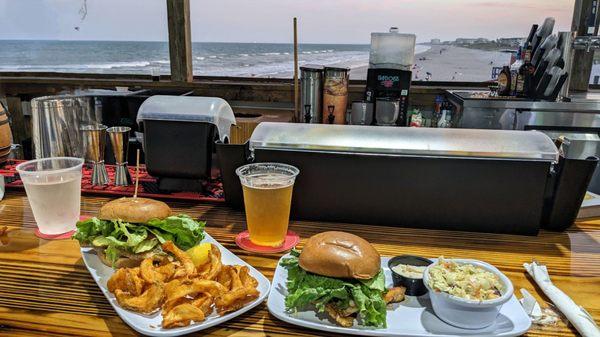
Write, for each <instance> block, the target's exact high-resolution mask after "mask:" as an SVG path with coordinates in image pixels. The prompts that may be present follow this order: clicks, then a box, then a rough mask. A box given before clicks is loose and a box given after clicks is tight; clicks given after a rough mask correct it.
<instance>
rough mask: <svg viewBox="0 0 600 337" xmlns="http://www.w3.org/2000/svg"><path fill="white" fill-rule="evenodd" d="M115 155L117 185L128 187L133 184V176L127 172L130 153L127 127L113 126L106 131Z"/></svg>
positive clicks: (129, 129)
mask: <svg viewBox="0 0 600 337" xmlns="http://www.w3.org/2000/svg"><path fill="white" fill-rule="evenodd" d="M106 131H107V132H108V137H109V138H110V143H111V145H112V148H113V153H114V154H115V163H116V164H117V165H116V166H115V185H116V186H127V185H129V184H130V183H131V176H130V175H129V170H127V155H128V151H129V131H131V128H129V127H126V126H113V127H111V128H108V129H107V130H106Z"/></svg>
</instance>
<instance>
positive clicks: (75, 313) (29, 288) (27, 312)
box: [0, 191, 600, 336]
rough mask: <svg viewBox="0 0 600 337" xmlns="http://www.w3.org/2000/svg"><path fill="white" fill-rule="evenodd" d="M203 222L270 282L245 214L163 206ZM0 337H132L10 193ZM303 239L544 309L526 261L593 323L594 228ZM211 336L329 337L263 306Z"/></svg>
mask: <svg viewBox="0 0 600 337" xmlns="http://www.w3.org/2000/svg"><path fill="white" fill-rule="evenodd" d="M107 200H109V199H108V198H105V197H95V196H94V197H92V196H84V197H82V214H84V215H94V214H95V212H96V211H97V210H98V208H99V207H100V206H101V205H102V204H103V203H105V202H106V201H107ZM169 203H170V205H171V207H172V208H173V209H174V210H175V211H176V212H184V213H187V214H190V215H191V216H194V217H199V218H201V219H202V220H206V221H207V222H208V226H207V228H206V231H207V232H208V233H209V234H210V235H212V236H213V237H214V238H215V239H217V240H218V241H219V242H221V243H222V244H223V245H224V246H225V247H226V248H227V249H230V250H231V251H233V252H234V253H235V254H237V255H238V256H240V258H242V259H243V260H245V261H246V262H248V263H250V264H252V265H253V266H255V267H256V268H257V269H259V270H260V271H261V272H262V273H264V274H265V275H266V276H267V277H269V278H272V276H273V272H274V270H275V267H276V263H277V260H278V259H279V257H280V254H269V255H254V254H251V253H248V252H245V251H243V250H241V249H239V248H238V247H237V246H236V245H235V242H234V237H235V234H236V233H238V232H239V231H241V230H243V229H244V228H245V219H244V216H243V213H241V212H239V211H236V210H232V209H230V208H228V207H227V206H224V205H215V204H193V203H187V202H180V201H178V202H169ZM0 226H8V228H9V231H8V233H7V234H6V235H4V236H2V237H0V335H4V334H6V335H9V336H53V335H70V336H110V335H113V336H135V335H136V333H135V331H133V330H132V329H131V328H129V327H128V326H127V325H126V324H125V323H123V321H121V319H120V318H119V317H118V316H117V315H116V313H115V312H114V310H112V308H111V306H110V304H109V303H108V301H106V299H105V298H104V296H103V295H102V293H101V292H100V290H99V289H98V287H97V286H96V284H95V283H94V281H93V279H92V278H91V276H90V275H89V273H88V271H87V269H86V268H85V266H84V265H83V261H82V260H81V256H80V253H79V245H78V243H77V242H76V241H73V240H59V241H48V240H43V239H38V238H37V237H35V236H34V234H33V230H34V228H35V222H34V219H33V214H32V213H31V209H30V208H29V205H28V204H27V199H26V197H25V195H24V193H23V192H17V191H8V192H7V195H6V196H5V199H4V200H3V201H0ZM290 226H291V229H292V230H294V231H296V232H297V233H299V234H300V235H301V237H302V238H303V240H302V242H301V245H302V243H304V241H305V239H306V238H308V237H309V236H311V235H313V234H316V233H318V232H321V231H325V230H344V231H348V232H351V233H354V234H358V235H360V236H362V237H364V238H365V239H367V240H369V241H370V242H371V243H373V245H374V246H375V247H376V248H377V250H378V251H379V252H380V253H381V254H382V255H384V256H392V255H398V254H416V255H422V256H429V257H436V256H440V255H444V256H446V257H461V258H475V259H480V260H484V261H487V262H489V263H492V264H494V265H496V266H497V267H498V268H499V269H500V270H502V271H503V272H504V273H506V275H507V276H508V277H509V278H510V279H511V280H512V282H513V283H514V285H515V289H520V288H525V289H527V290H529V291H530V292H531V293H532V294H534V295H535V296H536V297H537V298H538V299H540V300H542V301H547V299H546V298H545V297H544V296H543V295H542V294H541V292H540V290H539V289H538V288H537V287H536V286H534V284H533V283H532V281H531V279H530V278H529V277H528V276H527V275H526V273H525V272H524V270H523V267H522V264H523V263H524V262H530V261H531V260H533V259H536V260H537V261H539V262H541V263H544V264H546V265H547V266H548V269H549V271H550V274H551V275H552V278H553V281H554V282H555V284H556V285H557V286H558V287H560V288H561V289H563V290H564V291H565V292H566V293H567V294H568V295H570V296H571V297H572V298H573V299H574V300H575V301H576V302H577V303H578V304H580V305H582V306H583V307H585V308H586V309H587V310H588V312H590V314H591V315H592V316H593V317H594V318H595V319H596V321H600V300H599V295H598V294H600V221H589V222H580V223H577V224H576V225H574V226H572V227H571V228H570V229H569V230H567V231H566V232H562V233H557V232H547V231H542V232H541V233H540V234H539V235H538V236H536V237H528V236H515V235H503V234H481V233H468V232H453V231H436V230H419V229H411V228H394V227H381V226H364V225H356V224H338V223H320V222H311V221H292V223H291V224H290ZM205 332H206V334H210V335H217V336H225V335H227V336H230V335H233V336H266V335H269V336H307V335H317V336H327V335H328V334H326V333H324V332H320V331H313V330H306V329H302V328H299V327H296V326H293V325H290V324H287V323H284V322H281V321H279V320H277V319H276V318H275V317H273V316H271V315H270V314H269V313H268V311H267V309H266V306H265V305H264V304H262V305H260V306H258V307H257V308H255V309H253V310H251V311H249V312H248V313H246V314H244V315H241V316H240V317H238V318H236V319H233V320H232V321H230V322H228V323H227V324H223V325H221V326H219V327H215V328H212V329H210V330H208V331H205ZM527 335H528V336H574V335H576V333H575V331H574V330H573V329H572V328H570V327H567V326H566V325H564V324H562V323H561V324H559V325H558V326H556V327H544V328H540V327H534V328H532V330H530V331H529V333H528V334H527Z"/></svg>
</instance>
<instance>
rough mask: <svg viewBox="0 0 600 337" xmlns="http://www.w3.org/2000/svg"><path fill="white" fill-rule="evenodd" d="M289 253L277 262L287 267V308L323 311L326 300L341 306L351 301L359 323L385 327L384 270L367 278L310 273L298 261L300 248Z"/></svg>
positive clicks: (342, 307)
mask: <svg viewBox="0 0 600 337" xmlns="http://www.w3.org/2000/svg"><path fill="white" fill-rule="evenodd" d="M290 255H291V257H289V258H285V259H282V260H281V262H280V265H281V266H283V267H285V268H286V269H287V271H288V279H287V289H288V295H287V296H286V298H285V306H286V309H287V310H289V311H299V310H304V309H307V308H308V307H309V306H311V305H314V306H315V308H316V309H317V312H323V311H325V305H327V304H329V303H331V304H333V305H335V306H336V307H337V308H338V309H341V310H344V309H346V308H348V306H350V305H351V303H353V304H354V305H356V307H357V308H358V318H359V319H360V321H361V323H362V324H364V325H367V326H374V327H378V328H383V327H386V304H385V301H384V300H383V292H384V291H385V276H384V274H383V270H380V271H379V273H378V274H377V275H376V276H375V277H373V278H372V279H370V280H360V281H359V280H354V279H338V278H333V277H327V276H321V275H316V274H313V273H309V272H307V271H305V270H304V269H302V268H301V267H300V265H299V264H298V256H299V252H297V251H295V250H293V251H292V252H291V253H290Z"/></svg>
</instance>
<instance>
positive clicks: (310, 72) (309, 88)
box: [296, 65, 323, 123]
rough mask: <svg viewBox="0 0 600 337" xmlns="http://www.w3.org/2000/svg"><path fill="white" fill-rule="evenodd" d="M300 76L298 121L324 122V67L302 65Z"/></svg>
mask: <svg viewBox="0 0 600 337" xmlns="http://www.w3.org/2000/svg"><path fill="white" fill-rule="evenodd" d="M300 76H301V77H300V116H296V121H297V122H299V123H322V122H323V115H322V112H323V108H322V105H323V100H322V95H323V67H322V66H312V65H307V66H303V67H300Z"/></svg>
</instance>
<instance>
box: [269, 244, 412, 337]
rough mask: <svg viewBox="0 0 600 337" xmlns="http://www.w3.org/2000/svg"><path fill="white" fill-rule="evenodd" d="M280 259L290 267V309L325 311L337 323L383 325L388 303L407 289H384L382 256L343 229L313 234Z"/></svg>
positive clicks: (293, 310)
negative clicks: (302, 247) (304, 243)
mask: <svg viewBox="0 0 600 337" xmlns="http://www.w3.org/2000/svg"><path fill="white" fill-rule="evenodd" d="M291 255H292V256H291V257H289V258H285V259H282V262H281V265H282V266H284V267H285V268H286V269H287V271H288V279H287V290H288V294H287V296H286V299H285V306H286V309H287V310H288V311H292V312H295V311H305V310H316V311H317V312H319V313H322V312H325V313H327V315H329V317H330V318H331V319H332V320H333V321H334V322H336V323H337V324H338V325H341V326H344V327H350V326H352V325H354V323H355V320H356V322H357V323H358V324H360V325H365V326H372V327H377V328H384V327H385V326H386V305H387V303H391V302H399V301H402V300H403V299H404V290H405V289H404V288H392V289H386V288H385V276H384V273H383V270H382V269H381V257H380V256H379V253H378V252H377V250H375V248H374V247H373V246H372V245H371V244H370V243H369V242H367V241H366V240H364V239H362V238H361V237H359V236H356V235H354V234H350V233H345V232H324V233H320V234H317V235H314V236H312V237H311V238H309V239H308V241H307V242H306V245H305V246H304V249H302V252H301V253H298V252H297V251H292V253H291Z"/></svg>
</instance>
